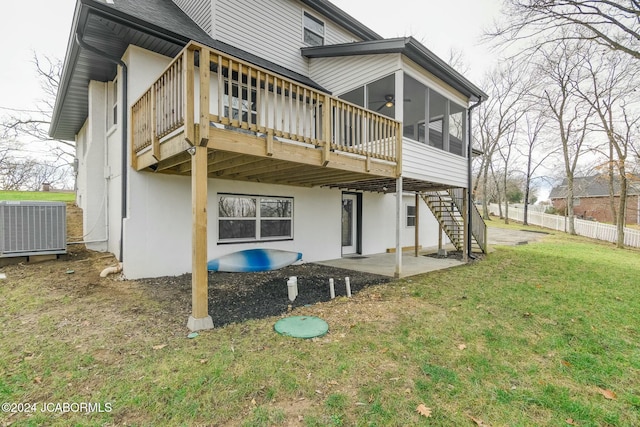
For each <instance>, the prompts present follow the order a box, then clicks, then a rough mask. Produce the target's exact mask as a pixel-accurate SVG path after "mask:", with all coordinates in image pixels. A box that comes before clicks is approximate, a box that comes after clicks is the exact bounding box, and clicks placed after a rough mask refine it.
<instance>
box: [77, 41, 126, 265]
mask: <svg viewBox="0 0 640 427" xmlns="http://www.w3.org/2000/svg"><path fill="white" fill-rule="evenodd" d="M83 37H84V36H83V34H82V33H80V32H79V31H78V32H76V34H75V41H76V43H77V44H78V46H80V47H81V48H83V49H86V50H88V51H89V52H92V53H94V54H96V55H98V56H100V57H102V58H104V59H106V60H108V61H110V62H112V63H114V64H116V65H119V66H120V67H121V68H122V105H121V112H122V119H121V126H120V127H121V129H122V143H121V144H122V171H121V175H120V176H121V179H122V188H121V191H122V201H121V205H122V209H121V219H120V254H119V256H118V261H120V263H122V261H123V259H124V256H123V250H124V243H123V242H124V219H125V218H126V217H127V166H128V162H127V135H128V132H127V128H128V123H127V121H128V118H129V116H128V114H127V105H128V97H127V91H128V86H127V80H128V72H127V71H128V70H127V64H126V63H125V62H124V61H123V60H122V59H121V58H117V57H115V56H111V55H109V54H108V53H106V52H103V51H101V50H100V49H98V48H96V47H94V46H91V45H89V44H87V43H86V42H85V41H84V39H83Z"/></svg>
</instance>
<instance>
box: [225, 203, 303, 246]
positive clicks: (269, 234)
mask: <svg viewBox="0 0 640 427" xmlns="http://www.w3.org/2000/svg"><path fill="white" fill-rule="evenodd" d="M291 238H293V199H292V198H288V197H266V196H242V195H220V196H218V241H220V242H238V241H264V240H282V239H291Z"/></svg>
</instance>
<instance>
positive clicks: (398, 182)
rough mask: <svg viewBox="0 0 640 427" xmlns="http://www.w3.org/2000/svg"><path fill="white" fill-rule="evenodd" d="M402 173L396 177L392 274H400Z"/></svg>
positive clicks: (397, 276) (398, 276)
mask: <svg viewBox="0 0 640 427" xmlns="http://www.w3.org/2000/svg"><path fill="white" fill-rule="evenodd" d="M401 231H402V175H400V176H399V177H398V179H396V270H395V273H394V274H393V276H394V277H395V278H396V279H399V278H400V276H401V275H402V232H401Z"/></svg>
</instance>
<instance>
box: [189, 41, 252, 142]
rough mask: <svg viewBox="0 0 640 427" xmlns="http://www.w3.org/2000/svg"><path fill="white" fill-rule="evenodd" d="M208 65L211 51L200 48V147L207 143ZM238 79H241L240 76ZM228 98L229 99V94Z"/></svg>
mask: <svg viewBox="0 0 640 427" xmlns="http://www.w3.org/2000/svg"><path fill="white" fill-rule="evenodd" d="M210 66H211V52H210V51H209V49H207V48H202V49H200V141H198V144H199V145H200V146H202V147H206V146H207V144H208V143H209V129H210V126H209V122H210V121H211V118H210V117H209V91H210V90H211V87H210V86H211V85H210V81H209V80H210V78H211V70H210V69H209V67H210ZM229 75H231V71H229ZM239 79H240V81H242V76H240V77H239ZM220 96H222V95H220ZM238 97H240V95H239V96H238ZM229 99H231V95H229ZM229 105H231V101H229ZM229 109H231V106H229Z"/></svg>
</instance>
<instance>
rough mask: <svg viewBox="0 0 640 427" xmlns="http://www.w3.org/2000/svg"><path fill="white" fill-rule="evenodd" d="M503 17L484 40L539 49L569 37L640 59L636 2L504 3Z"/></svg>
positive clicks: (639, 12)
mask: <svg viewBox="0 0 640 427" xmlns="http://www.w3.org/2000/svg"><path fill="white" fill-rule="evenodd" d="M504 15H505V16H506V17H507V19H506V22H505V23H504V24H497V25H496V27H495V28H494V29H493V30H491V31H489V32H487V34H486V35H487V36H491V37H498V38H499V40H501V41H502V42H507V43H512V42H514V41H517V40H523V39H535V40H537V43H536V44H537V45H538V46H540V45H543V44H550V45H553V44H556V43H557V42H558V41H560V40H564V39H566V38H567V35H568V34H570V36H569V37H570V38H571V39H577V40H582V41H589V42H593V43H597V44H598V45H601V46H605V47H606V48H607V49H611V50H615V51H620V52H624V53H625V54H627V55H629V56H631V57H633V58H635V59H640V2H639V1H638V0H627V1H620V0H504ZM567 30H569V31H567ZM532 46H534V45H532Z"/></svg>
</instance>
